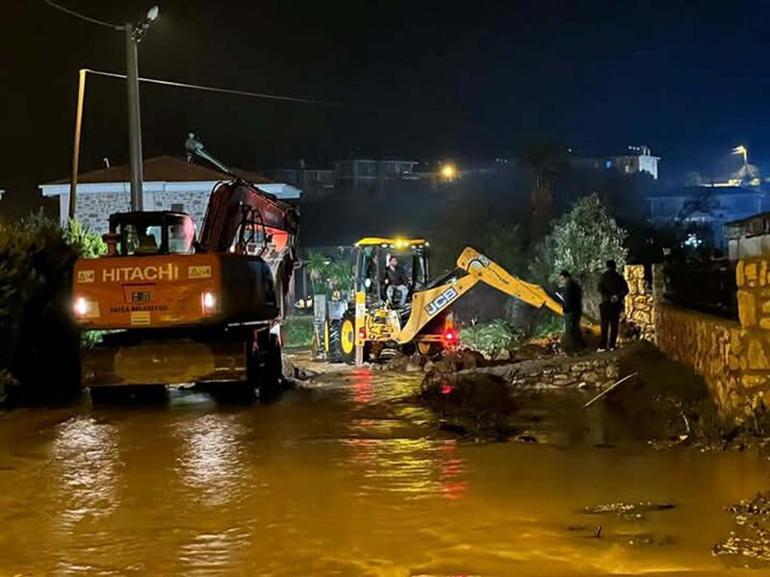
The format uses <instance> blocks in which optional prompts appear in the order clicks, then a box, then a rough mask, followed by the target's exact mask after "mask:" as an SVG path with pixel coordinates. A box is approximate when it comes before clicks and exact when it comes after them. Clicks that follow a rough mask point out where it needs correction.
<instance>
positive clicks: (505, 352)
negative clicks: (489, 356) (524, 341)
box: [495, 349, 511, 361]
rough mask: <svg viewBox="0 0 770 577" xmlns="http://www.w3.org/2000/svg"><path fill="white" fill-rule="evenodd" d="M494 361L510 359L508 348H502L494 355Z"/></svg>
mask: <svg viewBox="0 0 770 577" xmlns="http://www.w3.org/2000/svg"><path fill="white" fill-rule="evenodd" d="M495 360H496V361H509V360H511V351H509V350H508V349H503V350H502V351H500V352H499V353H497V354H496V355H495Z"/></svg>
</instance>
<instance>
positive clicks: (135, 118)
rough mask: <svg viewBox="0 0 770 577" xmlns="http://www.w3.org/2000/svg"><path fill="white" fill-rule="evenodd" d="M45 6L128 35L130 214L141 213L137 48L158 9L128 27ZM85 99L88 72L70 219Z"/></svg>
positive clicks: (77, 133) (77, 130) (51, 1)
mask: <svg viewBox="0 0 770 577" xmlns="http://www.w3.org/2000/svg"><path fill="white" fill-rule="evenodd" d="M45 2H46V4H48V5H49V6H52V7H53V8H56V9H57V10H60V11H62V12H65V13H67V14H69V15H70V16H74V17H76V18H79V19H80V20H85V21H86V22H90V23H91V24H98V25H100V26H104V27H106V28H111V29H112V30H115V31H118V32H123V33H125V37H126V88H127V97H128V141H129V149H128V150H129V157H130V164H129V166H130V169H131V210H142V208H143V206H142V205H143V198H142V197H143V194H142V183H143V180H144V176H143V174H142V121H141V115H140V109H139V59H138V55H137V45H138V44H139V43H140V42H141V41H142V38H144V35H145V33H146V32H147V29H148V28H149V27H150V24H152V23H153V22H154V21H155V20H157V18H158V16H159V15H160V10H159V9H158V7H157V6H152V7H151V8H150V9H149V10H148V11H147V13H146V14H145V17H144V18H143V19H142V20H140V21H138V22H127V23H126V24H123V25H120V24H114V23H112V22H106V21H104V20H99V19H97V18H92V17H90V16H86V15H85V14H81V13H80V12H76V11H75V10H71V9H70V8H67V7H65V6H62V5H61V4H59V3H58V2H55V1H54V0H45ZM84 96H85V70H81V71H80V81H79V83H78V108H77V111H76V116H75V142H76V144H75V147H74V148H73V153H72V158H73V166H72V181H71V182H70V203H69V216H70V218H74V216H75V206H76V200H75V196H76V193H77V166H78V161H79V156H80V129H81V123H82V116H83V100H84Z"/></svg>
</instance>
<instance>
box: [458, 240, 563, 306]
mask: <svg viewBox="0 0 770 577" xmlns="http://www.w3.org/2000/svg"><path fill="white" fill-rule="evenodd" d="M457 266H458V268H460V269H462V270H465V271H467V272H468V274H470V275H471V276H473V277H476V278H477V279H479V280H480V281H481V282H484V283H486V284H488V285H489V286H491V287H494V288H496V289H497V290H499V291H501V292H504V293H505V294H507V295H510V296H512V297H514V298H516V299H519V300H520V301H522V302H525V303H527V304H528V305H532V306H533V307H535V308H537V309H539V308H543V307H547V308H549V309H551V310H552V311H553V312H555V313H556V314H557V315H562V314H564V313H563V311H562V306H561V303H558V302H557V301H555V300H554V299H553V298H551V296H550V295H549V294H548V293H547V292H545V290H543V287H541V286H540V285H536V284H532V283H529V282H527V281H523V280H521V279H520V278H518V277H515V276H513V275H512V274H510V273H509V272H508V271H506V270H505V269H504V268H503V267H501V266H500V265H499V264H497V263H496V262H494V261H492V260H490V259H489V258H487V257H486V256H484V255H483V254H481V253H480V252H478V251H477V250H475V249H473V248H471V247H469V246H468V247H465V250H463V252H462V253H461V254H460V256H459V257H458V258H457Z"/></svg>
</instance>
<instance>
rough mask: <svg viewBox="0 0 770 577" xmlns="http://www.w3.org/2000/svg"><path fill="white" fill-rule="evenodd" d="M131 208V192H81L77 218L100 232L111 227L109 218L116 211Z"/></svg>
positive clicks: (76, 211)
mask: <svg viewBox="0 0 770 577" xmlns="http://www.w3.org/2000/svg"><path fill="white" fill-rule="evenodd" d="M128 210H131V193H130V192H128V191H125V192H100V193H89V194H81V195H80V196H78V199H77V206H76V209H75V218H77V219H78V220H79V221H80V222H82V223H83V224H84V225H85V226H86V227H88V228H89V229H91V230H92V231H94V232H97V233H99V234H104V233H105V232H107V230H108V228H109V218H110V215H111V214H112V213H114V212H125V211H128Z"/></svg>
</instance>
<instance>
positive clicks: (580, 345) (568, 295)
mask: <svg viewBox="0 0 770 577" xmlns="http://www.w3.org/2000/svg"><path fill="white" fill-rule="evenodd" d="M559 278H560V280H561V285H562V288H563V289H564V295H563V297H562V311H563V312H564V338H563V340H562V346H563V347H564V352H565V353H567V354H572V353H577V352H580V351H581V350H582V349H584V348H585V341H584V340H583V334H582V333H581V332H580V319H581V317H582V316H583V288H582V287H581V286H580V284H579V283H578V282H577V281H576V280H575V279H573V278H572V275H571V274H570V272H569V271H567V270H563V271H561V273H559Z"/></svg>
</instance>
